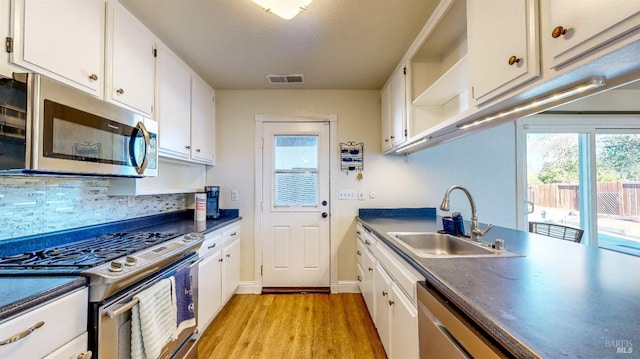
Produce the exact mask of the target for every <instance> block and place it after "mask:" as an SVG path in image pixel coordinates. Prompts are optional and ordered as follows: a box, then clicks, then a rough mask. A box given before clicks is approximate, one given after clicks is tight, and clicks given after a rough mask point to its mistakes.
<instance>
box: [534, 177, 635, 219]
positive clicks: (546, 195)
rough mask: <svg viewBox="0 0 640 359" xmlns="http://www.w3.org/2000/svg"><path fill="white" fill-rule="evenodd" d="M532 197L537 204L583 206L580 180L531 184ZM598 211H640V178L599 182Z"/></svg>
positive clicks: (619, 213) (622, 213)
mask: <svg viewBox="0 0 640 359" xmlns="http://www.w3.org/2000/svg"><path fill="white" fill-rule="evenodd" d="M528 191H529V201H531V202H533V203H534V204H535V205H536V206H540V207H551V208H564V209H569V210H572V209H573V210H579V209H580V205H579V203H580V193H579V187H578V185H577V184H573V183H561V184H558V183H554V184H539V185H531V186H529V188H528ZM598 213H599V214H608V215H614V216H639V215H640V182H598Z"/></svg>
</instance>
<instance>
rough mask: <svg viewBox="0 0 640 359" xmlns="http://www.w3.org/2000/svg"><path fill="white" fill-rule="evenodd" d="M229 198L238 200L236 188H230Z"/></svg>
mask: <svg viewBox="0 0 640 359" xmlns="http://www.w3.org/2000/svg"><path fill="white" fill-rule="evenodd" d="M231 200H232V201H237V200H238V190H237V189H232V190H231Z"/></svg>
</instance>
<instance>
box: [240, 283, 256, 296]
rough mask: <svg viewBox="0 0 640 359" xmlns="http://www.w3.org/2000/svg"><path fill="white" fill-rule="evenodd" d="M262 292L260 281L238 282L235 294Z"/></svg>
mask: <svg viewBox="0 0 640 359" xmlns="http://www.w3.org/2000/svg"><path fill="white" fill-rule="evenodd" d="M260 293H262V283H260V282H240V285H239V286H238V289H236V294H260Z"/></svg>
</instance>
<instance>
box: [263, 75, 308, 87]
mask: <svg viewBox="0 0 640 359" xmlns="http://www.w3.org/2000/svg"><path fill="white" fill-rule="evenodd" d="M267 79H268V80H269V83H270V84H272V85H279V84H301V83H303V82H304V76H303V75H301V74H295V75H267Z"/></svg>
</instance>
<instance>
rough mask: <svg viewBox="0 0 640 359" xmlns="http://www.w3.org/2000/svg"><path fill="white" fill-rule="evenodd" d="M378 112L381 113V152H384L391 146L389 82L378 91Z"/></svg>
mask: <svg viewBox="0 0 640 359" xmlns="http://www.w3.org/2000/svg"><path fill="white" fill-rule="evenodd" d="M380 114H381V135H382V142H381V146H382V152H386V151H388V150H390V149H391V147H393V143H392V142H391V127H392V120H391V84H390V83H389V84H387V85H386V86H385V87H383V88H382V91H381V92H380Z"/></svg>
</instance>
